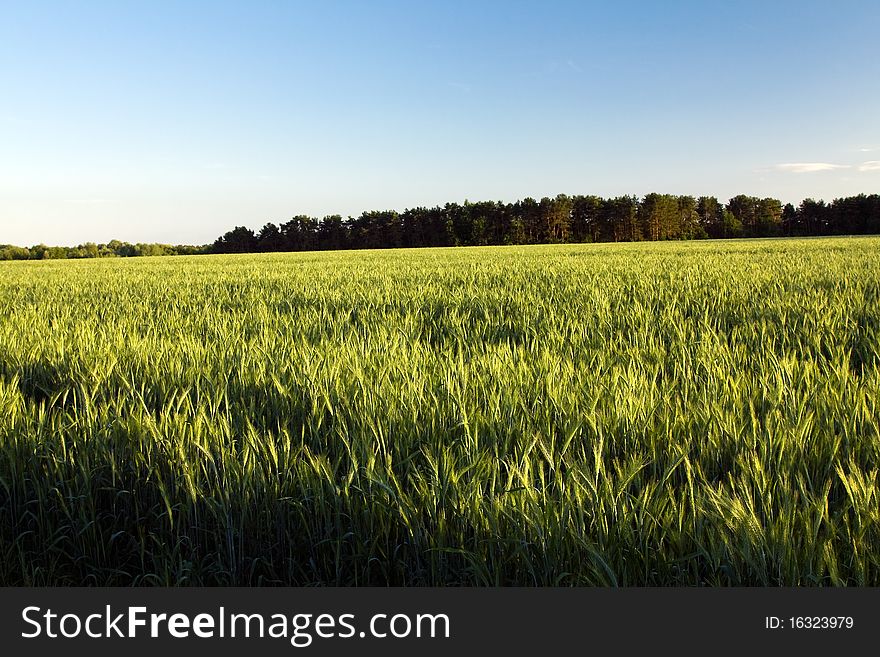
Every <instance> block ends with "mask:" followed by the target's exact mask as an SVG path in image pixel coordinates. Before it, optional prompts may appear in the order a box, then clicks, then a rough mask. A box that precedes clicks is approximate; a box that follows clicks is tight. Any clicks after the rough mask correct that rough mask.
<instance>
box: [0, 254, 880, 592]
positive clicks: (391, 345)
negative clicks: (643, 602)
mask: <svg viewBox="0 0 880 657" xmlns="http://www.w3.org/2000/svg"><path fill="white" fill-rule="evenodd" d="M878 344H880V238H833V239H830V238H829V239H803V240H749V241H731V242H699V243H697V242H694V243H684V242H676V243H654V244H599V245H566V246H538V247H482V248H457V249H413V250H388V251H354V252H327V253H305V254H272V255H243V256H234V255H232V256H194V257H175V258H170V257H169V258H136V259H134V258H133V259H125V258H107V259H100V260H90V261H54V262H52V261H46V262H16V263H5V262H4V263H0V583H2V584H5V585H68V584H77V585H233V584H236V585H276V584H284V585H388V584H391V585H407V586H422V585H477V586H485V585H525V586H534V585H561V586H570V585H578V586H582V585H611V586H634V585H659V586H670V585H720V586H728V585H770V586H778V585H804V586H837V585H880V496H878V490H880V481H878V468H880V428H878V422H880V347H878Z"/></svg>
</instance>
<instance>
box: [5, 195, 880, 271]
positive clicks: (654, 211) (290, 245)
mask: <svg viewBox="0 0 880 657" xmlns="http://www.w3.org/2000/svg"><path fill="white" fill-rule="evenodd" d="M868 234H880V195H878V194H871V195H865V194H860V195H858V196H850V197H847V198H839V199H835V200H834V201H832V202H830V203H826V202H825V201H816V200H814V199H805V200H804V201H802V202H801V203H800V204H799V205H798V206H797V207H795V206H794V205H792V204H791V203H788V204H785V205H783V204H782V203H781V202H780V201H779V200H777V199H774V198H759V197H755V196H746V195H744V194H740V195H738V196H734V197H733V198H732V199H730V200H729V201H727V203H721V202H720V201H719V200H718V199H717V198H715V197H714V196H700V197H699V198H696V197H693V196H677V195H672V194H648V195H647V196H645V197H644V198H641V199H639V198H638V197H636V196H617V197H614V198H601V197H599V196H582V195H578V196H567V195H565V194H560V195H558V196H556V197H555V198H548V197H545V198H542V199H541V200H540V201H538V200H535V199H532V198H526V199H523V200H521V201H516V202H515V203H503V202H500V201H480V202H476V203H471V202H469V201H465V202H464V203H447V204H445V205H444V206H442V207H441V206H435V207H431V208H425V207H417V208H411V209H407V210H404V211H403V212H397V211H394V210H380V211H377V210H372V211H366V212H363V213H361V214H360V215H359V216H358V217H348V218H347V219H343V218H342V216H340V215H338V214H334V215H329V216H326V217H324V218H323V219H318V218H315V217H310V216H308V215H297V216H295V217H293V218H292V219H290V220H289V221H287V222H284V223H281V224H275V223H272V222H269V223H267V224H265V225H264V226H263V227H262V228H261V229H260V230H259V231H254V230H252V229H250V228H247V227H245V226H236V227H235V228H233V229H232V230H230V231H229V232H227V233H225V234H224V235H222V236H221V237H219V238H217V240H215V241H214V243H213V244H208V245H204V246H187V245H177V246H171V245H168V244H129V243H128V242H120V241H119V240H112V241H110V242H108V243H106V244H94V243H91V242H88V243H85V244H80V245H78V246H75V247H60V246H46V245H44V244H39V245H37V246H32V247H30V248H28V247H18V246H11V245H0V260H44V259H56V258H101V257H132V256H146V255H153V256H155V255H195V254H201V253H258V252H272V251H321V250H340V249H384V248H405V247H428V246H484V245H501V244H557V243H578V242H633V241H657V240H682V239H706V238H716V239H718V238H736V237H799V236H819V235H868Z"/></svg>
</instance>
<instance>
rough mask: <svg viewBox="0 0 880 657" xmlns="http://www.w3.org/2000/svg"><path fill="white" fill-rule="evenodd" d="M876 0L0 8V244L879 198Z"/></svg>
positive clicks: (473, 0) (35, 2) (184, 239)
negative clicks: (523, 205)
mask: <svg viewBox="0 0 880 657" xmlns="http://www.w3.org/2000/svg"><path fill="white" fill-rule="evenodd" d="M878 35H880V2H878V1H877V0H865V1H862V2H854V1H847V0H835V1H833V2H832V1H830V0H829V1H823V2H812V1H808V0H798V1H793V2H787V1H785V2H783V1H774V0H760V1H756V2H747V1H738V2H721V1H717V2H713V1H711V0H702V1H695V2H677V1H671V0H664V1H660V0H657V1H656V2H648V1H644V2H628V1H625V0H623V1H621V0H616V1H612V0H608V1H605V2H586V1H581V2H561V1H560V2H553V1H543V2H538V1H537V0H535V1H533V2H517V1H515V0H504V1H503V2H479V1H477V0H469V1H465V2H458V1H450V0H442V1H441V0H436V1H434V2H427V1H426V2H415V1H412V0H408V1H405V2H381V1H370V2H366V1H359V2H333V1H331V0H323V1H318V0H316V1H315V2H292V1H290V2H287V1H284V2H259V1H253V2H246V1H244V0H242V1H240V2H221V1H219V0H216V1H213V2H192V1H189V2H187V1H176V2H162V1H158V0H151V1H149V2H146V1H142V2H126V1H122V2H120V1H113V2H89V1H86V0H83V1H82V2H73V1H70V2H40V1H39V0H30V1H28V2H14V1H11V0H10V1H5V2H3V3H2V5H0V243H13V244H20V245H25V246H29V245H32V244H35V243H39V242H44V243H48V244H77V243H80V242H85V241H95V242H106V241H109V240H110V239H113V238H116V239H121V240H126V241H131V242H135V241H158V242H169V243H206V242H210V241H213V239H214V238H215V237H217V236H218V235H220V234H222V233H223V232H225V231H226V230H229V229H231V228H232V227H233V226H235V225H247V226H250V227H252V228H255V229H256V228H259V227H260V226H261V225H263V224H264V223H266V222H267V221H274V222H276V223H280V222H283V221H286V220H287V219H288V218H290V217H291V216H293V215H295V214H301V213H306V214H311V215H314V216H319V217H320V216H324V215H326V214H335V213H338V214H342V215H343V216H346V215H355V214H359V213H360V212H361V211H362V210H367V209H398V210H402V209H404V208H406V207H412V206H417V205H435V204H442V203H444V202H446V201H463V200H465V199H470V200H472V201H476V200H487V199H493V200H504V201H512V200H516V199H519V198H523V197H526V196H532V197H535V198H540V197H541V196H555V195H556V194H558V193H567V194H598V195H601V196H612V195H619V194H636V195H638V196H642V195H644V194H646V193H648V192H651V191H658V192H669V193H680V194H693V195H696V196H698V195H702V194H709V195H716V196H718V197H719V198H720V199H721V200H727V199H728V198H730V197H731V196H733V195H735V194H738V193H745V194H753V195H759V196H773V197H776V198H780V199H782V200H783V201H785V202H787V201H791V202H795V203H797V202H799V201H800V200H801V199H802V198H804V197H814V198H825V199H827V200H830V199H832V198H835V197H839V196H845V195H850V194H858V193H861V192H865V193H877V192H880V38H878Z"/></svg>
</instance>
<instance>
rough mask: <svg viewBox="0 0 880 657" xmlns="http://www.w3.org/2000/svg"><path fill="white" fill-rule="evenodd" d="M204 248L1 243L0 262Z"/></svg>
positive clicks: (193, 251)
mask: <svg viewBox="0 0 880 657" xmlns="http://www.w3.org/2000/svg"><path fill="white" fill-rule="evenodd" d="M208 252H209V248H208V247H207V246H186V245H183V244H181V245H177V246H171V245H170V244H129V243H128V242H120V241H119V240H111V241H110V242H107V243H106V244H95V243H94V242H86V243H85V244H80V245H79V246H46V245H45V244H37V245H36V246H32V247H30V248H27V247H23V246H11V245H8V244H0V260H65V259H70V258H116V257H122V258H128V257H133V256H161V255H195V254H198V253H208Z"/></svg>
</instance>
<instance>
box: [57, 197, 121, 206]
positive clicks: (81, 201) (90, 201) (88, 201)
mask: <svg viewBox="0 0 880 657" xmlns="http://www.w3.org/2000/svg"><path fill="white" fill-rule="evenodd" d="M64 202H65V203H76V204H78V205H101V204H103V203H116V200H115V199H112V198H66V199H64Z"/></svg>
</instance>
